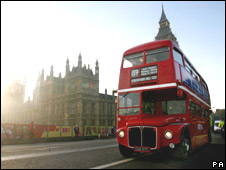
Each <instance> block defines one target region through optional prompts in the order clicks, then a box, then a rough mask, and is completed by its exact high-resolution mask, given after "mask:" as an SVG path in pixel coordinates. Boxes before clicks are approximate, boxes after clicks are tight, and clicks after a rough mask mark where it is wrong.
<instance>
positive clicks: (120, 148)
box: [119, 144, 133, 158]
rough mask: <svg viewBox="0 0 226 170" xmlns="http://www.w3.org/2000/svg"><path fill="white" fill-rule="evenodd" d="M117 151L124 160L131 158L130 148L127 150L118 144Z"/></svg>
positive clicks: (131, 151)
mask: <svg viewBox="0 0 226 170" xmlns="http://www.w3.org/2000/svg"><path fill="white" fill-rule="evenodd" d="M119 151H120V153H121V155H122V156H124V157H126V158H130V157H132V156H133V150H132V149H130V148H127V147H125V146H123V145H121V144H119Z"/></svg>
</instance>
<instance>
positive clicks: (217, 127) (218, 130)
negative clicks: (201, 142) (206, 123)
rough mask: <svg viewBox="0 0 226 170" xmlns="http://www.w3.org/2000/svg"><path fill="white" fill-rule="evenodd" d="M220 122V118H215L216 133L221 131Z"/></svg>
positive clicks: (214, 128)
mask: <svg viewBox="0 0 226 170" xmlns="http://www.w3.org/2000/svg"><path fill="white" fill-rule="evenodd" d="M219 123H220V120H215V121H214V125H213V130H214V132H215V133H219V132H220V131H221V128H220V127H219V126H218V125H219Z"/></svg>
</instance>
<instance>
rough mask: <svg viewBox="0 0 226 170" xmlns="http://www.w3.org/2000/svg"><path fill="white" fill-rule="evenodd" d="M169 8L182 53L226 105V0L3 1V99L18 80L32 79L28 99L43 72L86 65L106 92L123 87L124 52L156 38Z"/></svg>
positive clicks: (215, 101) (218, 103)
mask: <svg viewBox="0 0 226 170" xmlns="http://www.w3.org/2000/svg"><path fill="white" fill-rule="evenodd" d="M162 3H163V5H164V11H165V14H166V17H167V19H168V20H169V22H170V27H171V30H172V32H173V34H174V35H175V36H176V37H177V40H178V42H179V45H180V48H181V49H182V51H183V52H184V54H185V55H186V56H187V57H188V58H189V60H190V61H191V62H192V64H193V65H194V66H195V68H196V70H197V71H198V72H199V73H200V74H201V76H202V77H203V78H204V80H205V81H206V83H207V85H208V87H209V92H210V97H211V105H212V108H213V109H224V108H225V2H224V1H207V2H205V1H200V2H199V1H192V2H186V1H181V2H180V1H175V2H174V1H166V2H164V1H156V2H155V1H115V2H114V1H84V2H82V1H56V2H54V1H47V2H45V1H39V2H38V1H30V2H29V1H28V2H26V1H23V2H18V1H14V2H7V1H3V2H2V1H1V97H2V95H3V91H4V89H5V88H6V87H7V86H8V85H9V84H10V83H11V82H12V81H13V80H14V79H19V80H20V81H21V83H22V82H23V80H24V78H25V79H26V91H25V101H26V100H27V99H28V97H29V96H30V97H31V99H32V98H33V90H34V88H35V86H36V82H37V78H38V75H39V73H41V71H42V69H44V75H45V78H46V76H47V75H50V67H51V65H53V68H54V76H56V77H58V75H59V73H61V75H62V77H64V76H65V66H66V60H67V58H68V59H69V61H70V69H72V67H73V65H74V66H75V67H77V65H78V56H79V53H80V52H81V55H82V61H83V65H84V64H86V67H87V66H88V64H89V65H90V68H91V69H92V70H93V72H95V62H96V60H98V61H99V67H100V70H99V72H100V73H99V74H100V83H99V91H100V93H104V92H105V88H106V89H107V93H108V94H112V90H116V89H117V88H118V80H119V71H120V66H121V60H122V55H123V53H124V52H125V51H126V50H127V49H129V48H131V47H134V46H137V45H139V44H143V43H146V42H150V41H154V38H155V36H156V35H157V33H158V28H159V25H158V22H159V20H160V17H161V13H162Z"/></svg>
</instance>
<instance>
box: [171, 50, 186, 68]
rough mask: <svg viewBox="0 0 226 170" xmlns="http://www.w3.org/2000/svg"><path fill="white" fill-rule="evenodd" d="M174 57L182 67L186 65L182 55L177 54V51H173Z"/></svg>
mask: <svg viewBox="0 0 226 170" xmlns="http://www.w3.org/2000/svg"><path fill="white" fill-rule="evenodd" d="M173 57H174V60H175V61H177V62H178V63H180V65H182V66H183V65H184V64H183V58H182V55H181V54H180V53H179V52H177V51H176V50H175V49H173Z"/></svg>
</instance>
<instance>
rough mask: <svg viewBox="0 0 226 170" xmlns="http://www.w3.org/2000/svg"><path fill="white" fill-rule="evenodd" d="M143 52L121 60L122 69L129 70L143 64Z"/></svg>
mask: <svg viewBox="0 0 226 170" xmlns="http://www.w3.org/2000/svg"><path fill="white" fill-rule="evenodd" d="M143 58H144V57H143V52H142V53H137V54H132V55H128V56H125V57H124V59H123V68H129V67H133V66H138V65H141V64H143Z"/></svg>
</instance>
